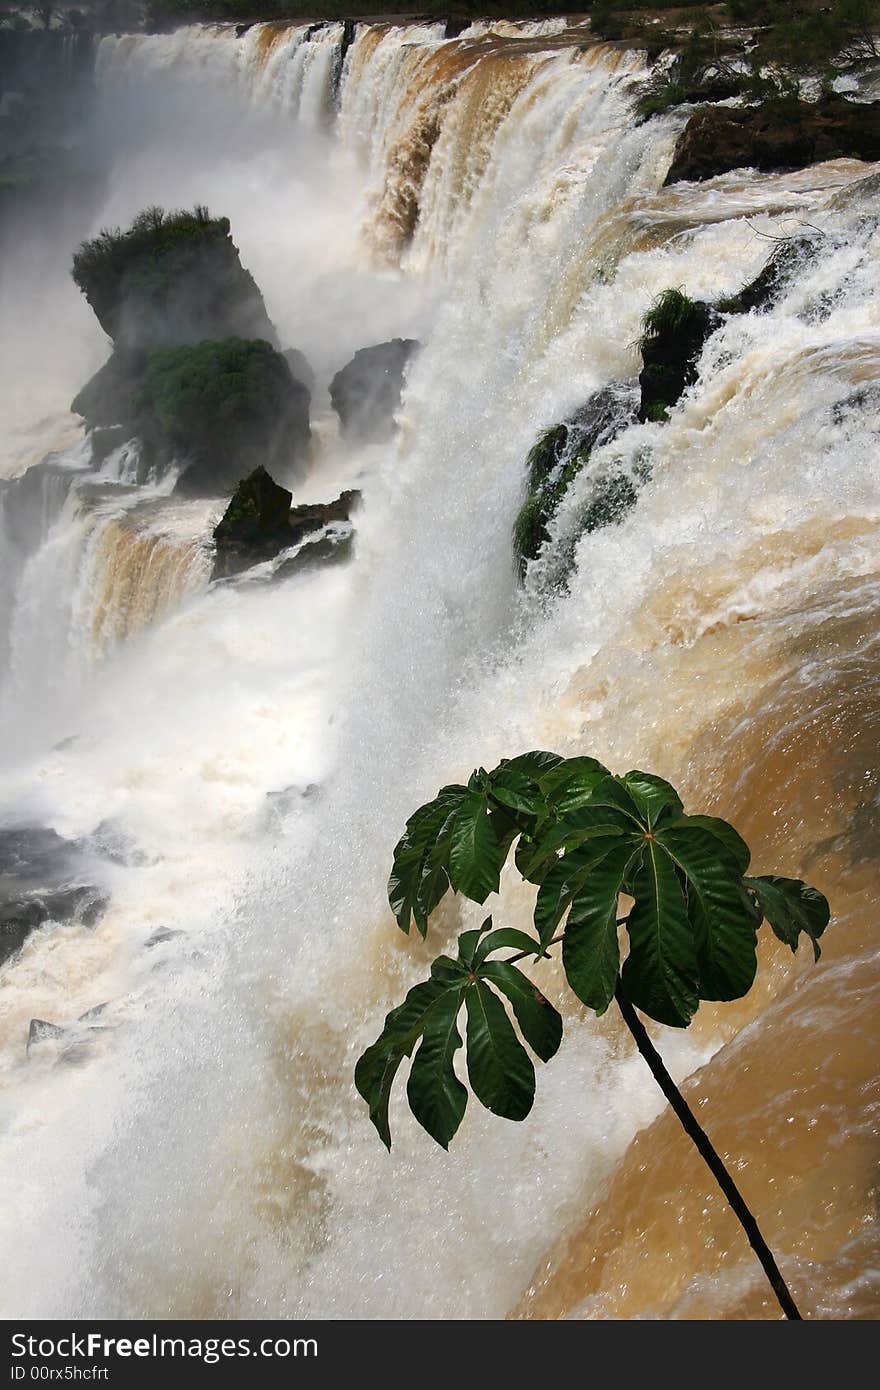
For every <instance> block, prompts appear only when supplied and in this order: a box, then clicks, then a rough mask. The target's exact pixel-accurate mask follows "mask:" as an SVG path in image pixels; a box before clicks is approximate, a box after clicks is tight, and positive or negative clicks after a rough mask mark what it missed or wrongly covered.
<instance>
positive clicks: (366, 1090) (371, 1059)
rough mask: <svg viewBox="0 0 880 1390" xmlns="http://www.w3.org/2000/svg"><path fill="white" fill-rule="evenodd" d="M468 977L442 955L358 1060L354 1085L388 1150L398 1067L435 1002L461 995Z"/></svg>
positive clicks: (394, 1011) (410, 1049)
mask: <svg viewBox="0 0 880 1390" xmlns="http://www.w3.org/2000/svg"><path fill="white" fill-rule="evenodd" d="M466 980H467V971H466V970H464V969H463V968H462V966H461V965H459V964H458V963H457V962H456V961H453V960H450V959H449V957H448V956H439V957H438V959H437V960H436V961H435V962H434V964H433V965H432V966H431V978H430V980H423V981H422V983H421V984H418V985H413V987H412V989H411V990H410V991H409V993H408V994H407V996H406V998H405V999H404V1001H403V1003H402V1004H398V1006H397V1008H395V1009H392V1010H391V1012H390V1013H389V1014H387V1015H386V1018H385V1026H384V1027H383V1029H382V1032H381V1033H380V1035H379V1037H378V1038H377V1039H376V1041H375V1042H374V1043H373V1044H372V1046H371V1047H368V1048H367V1050H366V1051H365V1052H364V1053H363V1055H362V1056H361V1057H360V1058H359V1060H358V1063H357V1066H356V1067H355V1072H354V1082H355V1086H356V1087H357V1089H358V1091H359V1092H360V1094H361V1095H362V1096H363V1098H364V1100H365V1101H366V1102H367V1104H368V1105H369V1107H370V1119H371V1120H372V1121H373V1124H374V1125H375V1126H376V1129H377V1130H378V1132H379V1136H380V1138H381V1139H382V1142H383V1143H384V1144H385V1145H386V1147H387V1148H389V1149H390V1148H391V1132H390V1129H389V1125H388V1101H389V1098H390V1096H391V1087H392V1086H393V1084H394V1078H395V1076H396V1075H397V1071H398V1068H399V1067H400V1064H401V1062H402V1061H403V1059H404V1057H408V1056H409V1055H410V1053H411V1052H412V1049H413V1047H414V1046H415V1044H416V1042H417V1041H418V1039H419V1037H420V1036H421V1033H422V1030H423V1028H424V1027H425V1023H426V1020H427V1018H428V1016H429V1014H430V1011H431V1009H432V1008H433V1007H434V1005H435V1004H437V1002H438V1001H439V1000H441V999H443V998H444V997H445V996H446V995H449V994H452V995H455V996H456V997H458V996H459V995H460V992H461V990H462V988H463V987H464V985H465V983H466Z"/></svg>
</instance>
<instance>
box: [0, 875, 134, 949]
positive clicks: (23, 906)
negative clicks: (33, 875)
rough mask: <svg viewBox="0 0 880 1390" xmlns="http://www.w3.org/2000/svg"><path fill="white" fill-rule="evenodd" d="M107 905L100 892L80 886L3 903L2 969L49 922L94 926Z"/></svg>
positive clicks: (0, 923)
mask: <svg viewBox="0 0 880 1390" xmlns="http://www.w3.org/2000/svg"><path fill="white" fill-rule="evenodd" d="M107 901H108V899H107V898H106V897H105V896H104V895H103V894H102V893H100V892H99V891H98V890H97V889H96V888H92V887H90V886H87V885H85V884H79V885H76V886H73V887H69V888H59V889H56V890H55V891H54V892H48V893H45V892H33V893H28V894H26V895H24V896H22V897H20V898H10V899H7V900H6V901H5V902H0V965H2V964H3V962H4V961H7V960H8V959H9V958H10V956H14V955H15V954H16V953H17V952H18V951H20V950H21V948H22V946H23V945H24V943H25V942H26V941H27V939H28V937H29V936H30V935H31V933H32V932H35V931H36V930H37V928H38V927H42V926H44V925H45V924H46V923H47V922H59V923H60V922H78V923H80V924H81V925H82V926H84V927H92V926H94V925H95V923H96V922H97V921H98V918H99V917H101V916H102V914H103V913H104V910H105V909H106V907H107Z"/></svg>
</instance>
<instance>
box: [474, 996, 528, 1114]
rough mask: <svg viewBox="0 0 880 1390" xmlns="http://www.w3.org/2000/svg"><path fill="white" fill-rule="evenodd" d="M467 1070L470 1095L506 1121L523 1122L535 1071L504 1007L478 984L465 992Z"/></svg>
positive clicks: (495, 997)
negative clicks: (471, 1092) (470, 1088)
mask: <svg viewBox="0 0 880 1390" xmlns="http://www.w3.org/2000/svg"><path fill="white" fill-rule="evenodd" d="M465 1004H466V1006H467V1067H468V1077H469V1078H470V1083H471V1086H472V1088H473V1092H474V1095H475V1096H476V1097H477V1099H478V1100H480V1101H482V1103H483V1105H485V1107H486V1109H487V1110H491V1111H492V1113H493V1114H494V1115H501V1116H502V1117H503V1118H504V1119H507V1120H524V1119H525V1117H526V1115H528V1113H529V1111H530V1110H531V1108H532V1104H533V1102H534V1099H535V1068H534V1066H533V1065H532V1061H531V1058H530V1057H529V1055H528V1053H527V1052H526V1050H525V1048H524V1047H523V1045H522V1043H521V1042H520V1041H519V1039H518V1038H517V1036H516V1033H515V1032H514V1031H513V1024H512V1023H511V1022H510V1019H509V1018H508V1017H507V1014H506V1012H505V1009H504V1005H503V1004H502V1003H501V1001H500V999H498V997H497V996H496V995H494V994H493V993H492V991H491V990H490V988H489V986H488V985H487V984H484V983H483V982H482V981H478V982H477V984H475V985H472V986H471V987H470V988H469V989H467V990H466V991H465Z"/></svg>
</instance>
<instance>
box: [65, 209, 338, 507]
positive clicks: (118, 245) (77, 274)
mask: <svg viewBox="0 0 880 1390" xmlns="http://www.w3.org/2000/svg"><path fill="white" fill-rule="evenodd" d="M73 276H74V280H75V281H76V283H77V285H78V286H79V287H80V289H81V290H82V291H83V293H84V294H85V296H86V298H87V299H88V301H89V303H90V305H91V306H92V308H93V309H94V310H95V313H96V314H97V316H98V319H99V321H100V322H101V325H102V326H103V327H104V329H105V330H106V331H107V332H108V333H109V334H110V335H111V336H112V337H113V338H114V339H115V347H114V350H113V353H112V355H111V356H110V358H109V359H108V361H107V362H105V363H104V365H103V366H102V367H101V368H99V370H98V371H97V372H96V373H95V375H94V376H93V377H92V379H91V380H90V381H89V382H87V383H86V385H85V386H84V387H83V388H82V390H81V391H80V392H79V393H78V395H77V396H76V397H75V399H74V401H73V403H72V406H71V409H72V410H73V411H74V412H75V413H76V414H78V415H81V416H82V417H83V419H84V420H85V422H86V426H87V427H88V428H89V429H90V430H92V431H95V430H115V431H116V434H114V435H113V437H112V438H113V440H114V441H115V442H120V440H121V439H122V437H123V436H124V437H125V438H136V439H137V440H138V441H139V453H138V457H139V480H140V481H144V480H146V478H147V477H148V476H153V477H159V476H161V474H162V473H163V472H167V470H168V469H169V468H171V467H172V466H176V467H178V468H180V469H181V471H180V474H179V477H178V481H177V489H178V490H179V491H180V492H183V493H185V494H186V495H188V496H206V497H211V496H217V495H218V494H222V493H224V492H226V491H228V490H229V489H230V488H231V487H233V486H234V485H235V483H236V481H237V480H238V479H239V478H241V477H242V476H244V475H245V474H248V473H250V472H252V471H253V469H254V468H256V467H257V466H258V465H260V464H262V465H264V466H265V467H268V468H271V469H273V470H274V471H275V472H277V473H280V474H281V475H282V476H293V475H294V474H295V472H296V470H297V469H298V468H299V467H300V466H301V465H302V464H303V462H304V460H305V457H306V454H307V452H308V445H309V438H310V430H309V399H310V393H309V387H308V385H306V384H304V383H303V381H302V380H299V379H297V376H296V374H295V373H293V372H292V371H291V363H290V360H287V359H286V358H285V356H284V355H282V354H281V353H280V352H279V351H278V350H277V342H276V338H275V330H274V328H273V327H272V324H271V323H270V321H269V318H268V316H267V314H266V309H265V305H264V304H263V299H262V296H261V294H260V292H259V290H258V289H257V287H256V285H255V284H254V281H253V279H252V277H251V276H250V275H249V274H248V272H247V271H246V270H244V268H243V267H242V265H241V262H240V260H239V258H238V251H237V249H236V247H235V245H234V244H233V241H232V238H231V236H230V233H229V222H228V219H227V218H225V217H220V218H211V217H209V215H208V213H207V210H206V209H204V208H196V209H195V211H194V212H192V213H183V212H179V213H170V214H165V213H164V212H163V211H162V209H161V208H152V209H147V210H146V211H145V212H142V213H141V214H140V215H139V216H138V217H137V218H135V221H134V223H133V225H132V226H131V228H130V229H129V230H128V231H127V232H102V233H101V234H100V236H98V237H96V238H95V239H94V240H93V241H90V242H84V243H83V245H82V246H80V248H79V250H78V251H77V253H76V256H75V257H74V268H73ZM288 357H289V358H291V359H292V360H293V363H294V365H295V367H296V369H297V371H298V373H299V375H300V376H306V377H307V376H308V375H310V373H311V369H310V368H309V365H308V363H307V362H306V360H305V358H304V357H303V355H302V354H301V353H298V352H296V350H295V349H291V350H290V352H289V354H288ZM106 442H107V444H108V445H109V447H114V445H113V444H110V441H109V440H107V441H106ZM102 447H103V445H102V442H101V441H97V442H96V445H95V448H94V449H93V459H94V461H96V462H100V461H101V458H102V457H105V456H106V452H107V450H105V451H104V453H103V454H102ZM181 465H182V468H181ZM141 473H142V474H143V477H142V478H141V477H140V474H141Z"/></svg>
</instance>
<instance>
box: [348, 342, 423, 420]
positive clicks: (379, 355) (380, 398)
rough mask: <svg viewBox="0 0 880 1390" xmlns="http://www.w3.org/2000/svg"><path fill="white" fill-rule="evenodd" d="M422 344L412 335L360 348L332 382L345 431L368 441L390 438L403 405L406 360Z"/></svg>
mask: <svg viewBox="0 0 880 1390" xmlns="http://www.w3.org/2000/svg"><path fill="white" fill-rule="evenodd" d="M419 346H420V344H419V343H417V342H416V341H415V339H413V338H393V339H392V340H391V342H388V343H377V344H375V346H373V347H367V348H361V349H360V351H359V352H356V353H355V355H354V357H353V358H352V359H351V361H350V362H349V363H348V364H347V365H346V366H345V367H343V368H342V370H341V371H338V372H337V373H336V375H335V376H334V378H333V380H332V381H331V383H330V400H331V401H332V403H333V409H334V410H335V411H336V413H337V415H338V416H339V419H340V422H341V425H342V432H343V434H345V435H348V436H351V437H356V438H358V439H362V440H364V441H367V442H376V441H380V440H383V439H388V438H389V437H390V436H391V434H392V433H393V430H394V413H395V411H396V410H397V409H398V407H399V405H400V395H401V391H402V389H403V378H404V372H405V370H406V366H407V363H408V362H409V360H410V358H411V357H412V356H413V354H414V353H415V352H417V351H418V349H419Z"/></svg>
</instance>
